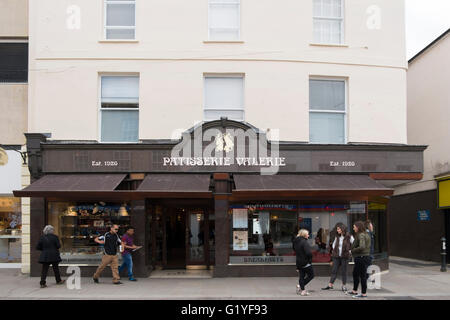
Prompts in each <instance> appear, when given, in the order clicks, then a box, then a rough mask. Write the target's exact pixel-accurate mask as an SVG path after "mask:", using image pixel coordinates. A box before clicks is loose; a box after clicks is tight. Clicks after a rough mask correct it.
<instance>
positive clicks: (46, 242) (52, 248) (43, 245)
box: [36, 225, 65, 288]
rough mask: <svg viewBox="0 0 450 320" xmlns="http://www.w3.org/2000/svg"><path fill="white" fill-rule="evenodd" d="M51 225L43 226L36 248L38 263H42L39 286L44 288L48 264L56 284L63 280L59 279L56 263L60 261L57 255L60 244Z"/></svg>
mask: <svg viewBox="0 0 450 320" xmlns="http://www.w3.org/2000/svg"><path fill="white" fill-rule="evenodd" d="M54 232H55V229H54V228H53V226H51V225H48V226H45V228H44V231H43V233H44V235H43V236H42V237H41V238H40V239H39V242H38V244H37V246H36V249H37V250H39V251H42V252H41V255H40V257H39V263H42V272H41V282H40V284H41V288H46V287H47V284H46V279H47V273H48V269H49V267H50V265H52V268H53V273H54V274H55V279H56V284H63V283H64V282H65V280H61V275H60V273H59V267H58V264H59V263H60V262H61V261H62V260H61V256H60V255H59V248H61V244H60V242H59V238H58V236H56V235H55V234H54Z"/></svg>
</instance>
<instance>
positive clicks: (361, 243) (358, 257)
mask: <svg viewBox="0 0 450 320" xmlns="http://www.w3.org/2000/svg"><path fill="white" fill-rule="evenodd" d="M353 231H355V241H354V242H353V244H352V249H351V253H352V256H353V258H354V259H355V266H354V267H353V290H352V291H351V292H349V294H351V295H352V297H353V298H367V294H366V292H367V268H368V267H369V265H370V262H371V260H370V245H371V241H370V236H369V234H368V233H367V232H366V228H365V227H364V223H363V222H362V221H357V222H355V223H354V225H353ZM360 282H361V294H358V292H357V290H358V286H359V283H360Z"/></svg>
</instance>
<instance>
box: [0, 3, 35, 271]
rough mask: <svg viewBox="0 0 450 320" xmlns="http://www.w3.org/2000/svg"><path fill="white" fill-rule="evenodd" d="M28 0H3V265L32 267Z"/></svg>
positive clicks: (0, 105)
mask: <svg viewBox="0 0 450 320" xmlns="http://www.w3.org/2000/svg"><path fill="white" fill-rule="evenodd" d="M27 108H28V1H27V0H18V1H16V0H0V114H1V116H0V267H5V268H12V267H14V268H22V271H23V272H29V254H30V250H29V230H30V229H29V199H27V198H22V199H20V198H15V197H14V195H13V190H16V189H17V188H19V189H20V188H22V187H25V186H27V185H28V184H29V178H28V179H27V174H28V175H29V173H28V166H27V165H26V158H24V157H26V155H25V153H26V149H25V148H24V146H25V142H26V141H25V136H24V134H23V133H24V132H27V129H28V128H27V117H28V115H27Z"/></svg>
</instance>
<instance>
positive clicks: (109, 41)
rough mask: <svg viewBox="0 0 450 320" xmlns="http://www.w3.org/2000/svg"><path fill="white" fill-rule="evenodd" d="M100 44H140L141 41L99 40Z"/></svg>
mask: <svg viewBox="0 0 450 320" xmlns="http://www.w3.org/2000/svg"><path fill="white" fill-rule="evenodd" d="M98 43H139V40H132V39H129V40H127V39H123V40H120V39H117V40H113V39H111V40H109V39H103V40H98Z"/></svg>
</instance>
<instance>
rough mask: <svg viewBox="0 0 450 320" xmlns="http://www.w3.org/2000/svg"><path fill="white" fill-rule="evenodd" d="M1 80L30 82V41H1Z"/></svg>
mask: <svg viewBox="0 0 450 320" xmlns="http://www.w3.org/2000/svg"><path fill="white" fill-rule="evenodd" d="M0 82H28V43H16V42H14V43H1V42H0Z"/></svg>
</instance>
